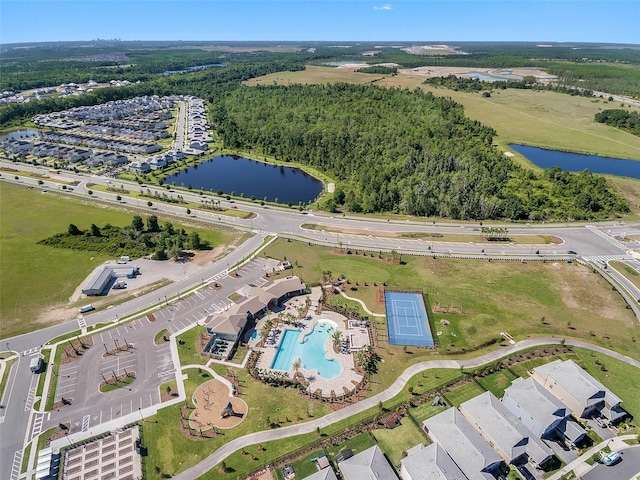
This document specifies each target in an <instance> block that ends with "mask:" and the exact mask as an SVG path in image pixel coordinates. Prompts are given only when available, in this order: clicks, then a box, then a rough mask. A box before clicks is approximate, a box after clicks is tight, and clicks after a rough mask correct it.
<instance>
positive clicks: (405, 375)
mask: <svg viewBox="0 0 640 480" xmlns="http://www.w3.org/2000/svg"><path fill="white" fill-rule="evenodd" d="M563 342H564V344H565V345H570V346H576V347H582V348H586V349H589V350H593V351H596V352H600V353H604V354H606V355H609V356H611V357H614V358H617V359H618V360H621V361H623V362H626V363H628V364H630V365H633V366H635V367H638V368H640V362H639V361H637V360H634V359H632V358H629V357H627V356H625V355H621V354H619V353H616V352H614V351H612V350H608V349H606V348H603V347H598V346H595V345H591V344H589V343H587V342H583V341H580V340H570V339H567V340H563V339H561V338H531V339H528V340H522V341H520V342H516V343H515V344H513V345H509V346H506V347H501V348H499V349H498V350H494V351H492V352H489V353H486V354H484V355H481V356H479V357H476V358H472V359H465V360H430V361H426V362H421V363H417V364H415V365H412V366H411V367H409V368H407V369H406V370H405V371H404V372H402V374H401V375H400V376H399V377H398V378H397V379H396V381H395V382H393V384H392V385H391V386H390V387H389V388H387V389H386V390H385V391H383V392H381V393H379V394H377V395H374V396H373V397H369V398H366V399H365V400H362V401H361V402H358V403H356V404H353V405H349V406H348V407H345V408H343V409H341V410H338V411H336V412H332V413H330V414H328V415H325V416H324V417H322V418H318V419H316V420H312V421H310V422H306V423H300V424H297V425H291V426H289V427H283V428H278V429H276V430H263V431H260V432H255V433H250V434H248V435H245V436H243V437H240V438H236V439H234V440H231V441H230V442H229V443H226V444H225V445H223V446H222V447H220V448H219V449H218V450H216V451H215V452H213V453H212V454H211V455H209V456H208V457H207V458H206V459H204V460H203V461H202V462H200V463H198V464H197V465H195V466H193V467H191V468H190V469H188V470H185V471H184V472H182V473H179V474H177V475H175V476H173V477H172V478H174V479H176V480H191V479H193V478H199V477H200V476H202V475H204V474H205V473H206V472H208V471H209V470H211V469H212V468H213V467H215V466H216V465H217V464H219V463H220V462H221V461H222V460H224V459H225V458H227V457H228V456H230V455H231V454H232V453H234V452H235V451H237V450H240V449H241V448H243V447H246V446H247V445H254V444H258V443H266V442H270V441H272V440H282V439H283V438H286V437H291V436H295V435H301V434H304V433H310V432H314V431H315V430H316V428H318V427H319V428H320V429H322V428H325V427H327V426H329V425H331V424H333V423H336V422H340V421H342V420H345V419H347V418H349V417H351V416H353V415H355V414H357V413H360V412H363V411H364V410H367V409H369V408H372V407H375V406H376V405H378V403H380V402H385V401H388V400H390V399H391V398H393V397H395V396H396V395H398V394H399V393H401V392H402V390H403V389H404V387H405V385H406V384H407V382H408V381H409V380H410V379H411V377H413V376H414V375H416V374H418V373H420V372H422V371H424V370H429V369H432V368H461V367H464V368H476V367H480V366H482V365H486V364H488V363H491V362H494V361H496V360H498V359H500V358H503V357H505V356H508V355H512V354H514V353H517V352H519V351H520V350H525V349H528V348H532V347H539V346H543V345H559V344H562V343H563Z"/></svg>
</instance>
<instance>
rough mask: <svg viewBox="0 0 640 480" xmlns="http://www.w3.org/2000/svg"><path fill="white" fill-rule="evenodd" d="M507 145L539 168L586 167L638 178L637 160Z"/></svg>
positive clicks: (576, 170) (568, 168) (594, 171)
mask: <svg viewBox="0 0 640 480" xmlns="http://www.w3.org/2000/svg"><path fill="white" fill-rule="evenodd" d="M509 146H510V147H511V148H513V149H514V150H515V151H516V152H518V153H520V154H522V155H524V156H525V157H527V159H529V160H531V162H532V163H534V164H535V165H537V166H538V167H541V168H552V167H556V166H558V167H560V168H562V169H563V170H567V171H569V172H581V171H582V170H584V169H587V170H589V171H590V172H593V173H604V174H608V175H620V176H623V177H631V178H640V161H637V160H624V159H621V158H611V157H601V156H599V155H583V154H581V153H569V152H560V151H558V150H547V149H544V148H537V147H529V146H526V145H515V144H514V145H511V144H510V145H509Z"/></svg>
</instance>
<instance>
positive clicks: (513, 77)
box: [460, 72, 522, 82]
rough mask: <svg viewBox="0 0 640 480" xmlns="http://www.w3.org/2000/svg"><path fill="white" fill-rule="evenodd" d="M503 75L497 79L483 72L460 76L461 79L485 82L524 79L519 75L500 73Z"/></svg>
mask: <svg viewBox="0 0 640 480" xmlns="http://www.w3.org/2000/svg"><path fill="white" fill-rule="evenodd" d="M500 74H501V75H504V76H502V77H497V76H494V75H489V74H488V73H482V72H469V73H463V74H462V75H460V76H461V77H471V78H477V79H479V80H483V81H485V82H506V81H507V80H521V79H522V77H521V76H519V75H513V74H512V73H510V72H509V73H504V74H503V73H502V72H500ZM505 77H509V78H505Z"/></svg>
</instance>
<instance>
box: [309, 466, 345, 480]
mask: <svg viewBox="0 0 640 480" xmlns="http://www.w3.org/2000/svg"><path fill="white" fill-rule="evenodd" d="M303 480H338V477H336V472H334V471H333V468H331V467H329V468H325V469H324V470H320V471H319V472H316V473H314V474H313V475H309V476H308V477H304V479H303Z"/></svg>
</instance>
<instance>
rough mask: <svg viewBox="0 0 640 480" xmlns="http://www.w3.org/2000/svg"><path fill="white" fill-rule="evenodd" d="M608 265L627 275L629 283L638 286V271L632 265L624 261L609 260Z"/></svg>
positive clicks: (639, 277) (639, 283)
mask: <svg viewBox="0 0 640 480" xmlns="http://www.w3.org/2000/svg"><path fill="white" fill-rule="evenodd" d="M609 266H610V267H611V268H614V269H616V270H618V271H619V272H620V273H621V274H622V275H624V276H625V277H627V278H628V279H629V281H630V282H631V283H633V284H634V285H635V286H636V287H638V288H640V273H638V272H637V271H636V270H635V269H634V268H633V267H631V266H630V265H627V264H626V263H624V262H615V261H614V262H609Z"/></svg>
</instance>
